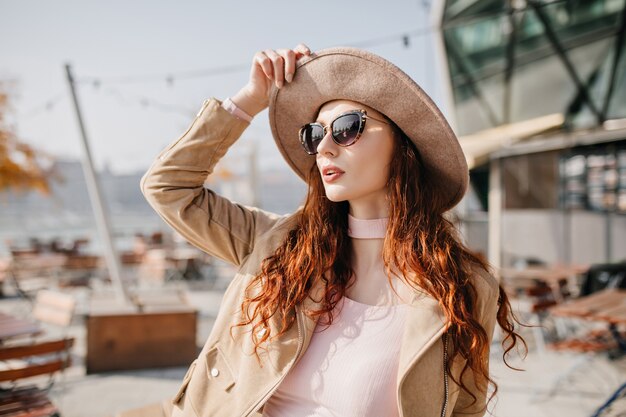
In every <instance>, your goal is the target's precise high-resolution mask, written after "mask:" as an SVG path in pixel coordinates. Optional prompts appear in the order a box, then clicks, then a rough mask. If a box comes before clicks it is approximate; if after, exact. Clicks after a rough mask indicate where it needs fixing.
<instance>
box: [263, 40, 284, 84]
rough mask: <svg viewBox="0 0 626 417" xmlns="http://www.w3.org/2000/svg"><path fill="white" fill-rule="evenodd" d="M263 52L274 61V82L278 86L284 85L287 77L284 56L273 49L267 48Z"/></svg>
mask: <svg viewBox="0 0 626 417" xmlns="http://www.w3.org/2000/svg"><path fill="white" fill-rule="evenodd" d="M263 52H264V53H265V55H266V56H267V57H268V58H269V59H270V61H272V66H273V68H274V83H275V84H276V87H278V88H280V87H282V86H283V82H284V81H283V80H284V79H285V70H284V67H283V65H284V61H283V57H282V56H280V55H278V54H277V53H276V52H274V51H273V50H271V49H266V50H265V51H263Z"/></svg>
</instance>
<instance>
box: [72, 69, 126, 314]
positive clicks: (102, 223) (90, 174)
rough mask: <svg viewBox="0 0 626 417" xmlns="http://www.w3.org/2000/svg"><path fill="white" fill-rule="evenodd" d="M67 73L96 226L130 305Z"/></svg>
mask: <svg viewBox="0 0 626 417" xmlns="http://www.w3.org/2000/svg"><path fill="white" fill-rule="evenodd" d="M65 72H66V74H67V81H68V84H69V86H70V92H71V93H72V99H73V102H74V109H75V110H76V119H77V120H78V126H79V128H80V134H81V138H82V143H83V150H84V156H83V159H82V166H83V173H84V175H85V180H86V182H87V191H88V192H89V199H90V200H91V205H92V207H93V210H94V215H95V217H96V226H97V227H98V231H99V233H100V237H101V238H102V241H103V242H104V255H105V260H106V264H107V268H108V270H109V274H110V277H111V282H112V283H113V288H114V289H115V293H116V296H117V298H118V300H119V301H121V302H122V303H128V301H129V297H128V294H127V292H126V288H125V287H124V283H123V282H122V277H121V269H122V268H121V264H120V260H119V257H118V256H117V254H116V251H115V247H114V245H113V239H112V238H111V229H110V226H109V219H108V215H107V210H106V208H105V207H104V204H103V200H102V196H101V192H100V187H99V184H98V178H97V177H96V173H95V171H94V167H93V162H92V159H91V151H90V149H89V140H88V139H87V133H86V131H85V125H84V123H83V117H82V115H81V112H80V106H79V104H78V96H77V95H76V90H75V88H74V78H73V77H72V69H71V68H70V65H69V64H65Z"/></svg>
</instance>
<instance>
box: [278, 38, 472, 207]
mask: <svg viewBox="0 0 626 417" xmlns="http://www.w3.org/2000/svg"><path fill="white" fill-rule="evenodd" d="M336 99H346V100H352V101H357V102H359V103H363V104H365V105H367V106H369V107H371V108H373V109H376V110H377V111H379V112H381V113H383V114H384V115H386V116H387V117H389V118H390V119H391V120H393V121H394V122H395V123H396V124H397V125H398V127H399V128H400V129H402V131H403V132H404V133H405V134H406V135H407V136H408V137H409V138H410V139H411V140H412V141H413V143H415V146H416V147H417V149H418V151H419V153H420V155H421V157H422V161H423V162H424V165H425V167H426V170H427V172H426V175H425V177H422V179H423V180H425V181H431V182H432V183H433V184H434V185H435V186H436V189H438V190H440V192H441V193H442V194H443V195H444V196H445V197H446V198H447V201H449V203H448V204H447V205H446V206H445V207H444V210H448V209H450V208H452V207H454V206H455V205H456V204H457V203H458V202H459V201H460V200H461V198H462V197H463V195H464V194H465V191H466V189H467V185H468V182H469V171H468V168H467V162H466V160H465V156H464V155H463V151H462V149H461V146H460V145H459V141H458V139H457V137H456V135H455V134H454V132H453V131H452V129H451V128H450V125H449V124H448V122H447V121H446V119H445V118H444V116H443V115H442V113H441V111H440V110H439V108H438V107H437V106H436V105H435V103H434V102H433V101H432V100H431V99H430V97H429V96H428V95H427V94H426V93H425V92H424V91H423V90H422V89H421V88H420V86H419V85H417V83H416V82H415V81H413V79H411V77H409V76H408V75H407V74H406V73H405V72H403V71H402V70H401V69H400V68H398V67H397V66H395V65H394V64H392V63H391V62H389V61H387V60H386V59H384V58H382V57H380V56H378V55H376V54H373V53H371V52H368V51H364V50H361V49H358V48H352V47H335V48H328V49H322V50H319V51H317V52H314V53H312V54H311V55H308V56H307V55H305V56H303V57H301V58H300V59H299V60H298V61H297V63H296V71H295V74H294V78H293V80H292V82H291V83H284V85H283V87H282V88H277V87H276V86H275V85H273V87H272V91H271V92H270V99H269V119H270V127H271V129H272V135H273V136H274V140H275V141H276V144H277V146H278V149H279V150H280V152H281V154H282V155H283V157H284V158H285V160H286V161H287V163H288V164H289V166H291V168H292V169H293V170H294V171H295V172H296V174H298V176H299V177H300V178H302V179H303V180H305V181H306V177H307V175H308V173H309V171H310V169H311V167H312V165H313V164H315V155H308V154H307V153H306V152H305V151H304V149H303V148H302V145H301V144H300V140H299V138H298V131H299V129H300V128H301V127H302V126H303V125H304V124H306V123H309V122H313V121H315V119H316V118H317V114H318V111H319V109H320V107H321V106H322V105H323V104H324V103H326V102H328V101H331V100H336ZM416 178H417V177H416ZM416 186H419V184H416Z"/></svg>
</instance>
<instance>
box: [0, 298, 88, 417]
mask: <svg viewBox="0 0 626 417" xmlns="http://www.w3.org/2000/svg"><path fill="white" fill-rule="evenodd" d="M75 305H76V302H75V300H74V298H73V297H72V296H70V295H67V294H62V293H58V292H55V291H50V290H41V291H39V292H38V293H37V295H36V297H35V303H34V308H33V312H32V315H33V317H34V318H35V319H37V320H38V321H40V322H42V323H48V324H52V325H55V326H60V327H62V328H64V330H66V329H67V328H68V326H69V324H70V323H71V320H72V316H73V313H74V308H75ZM73 345H74V338H72V337H67V336H66V335H63V336H62V337H57V338H55V339H49V340H42V339H33V340H31V341H29V342H23V343H19V344H11V345H5V346H0V362H1V363H2V365H3V367H2V369H0V416H5V415H12V416H20V417H48V416H58V415H59V410H58V409H57V408H56V406H54V404H52V402H51V401H50V399H49V397H48V391H49V390H50V388H51V387H52V385H53V383H54V377H55V375H56V374H57V373H59V372H63V371H64V370H65V369H67V368H68V367H69V366H70V365H71V348H72V346H73ZM44 376H48V377H49V378H48V381H47V385H46V386H41V385H42V384H41V382H42V381H41V379H39V380H37V381H38V382H39V383H32V382H30V381H33V378H36V377H40V378H41V377H44ZM25 380H30V381H29V382H28V383H25Z"/></svg>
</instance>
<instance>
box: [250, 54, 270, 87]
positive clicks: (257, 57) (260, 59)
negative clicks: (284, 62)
mask: <svg viewBox="0 0 626 417" xmlns="http://www.w3.org/2000/svg"><path fill="white" fill-rule="evenodd" d="M253 61H254V62H255V63H256V64H258V65H259V67H261V69H262V70H263V73H264V74H265V76H266V77H267V78H268V79H270V80H271V79H273V78H274V69H273V67H272V63H271V61H270V60H269V58H268V57H267V55H265V53H264V52H257V53H256V54H254V59H253Z"/></svg>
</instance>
